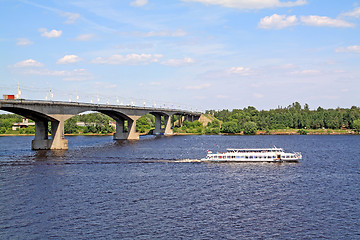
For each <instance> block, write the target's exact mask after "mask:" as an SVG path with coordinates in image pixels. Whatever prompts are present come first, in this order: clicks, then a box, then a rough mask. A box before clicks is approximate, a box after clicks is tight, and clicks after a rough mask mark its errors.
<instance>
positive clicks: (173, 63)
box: [161, 58, 195, 67]
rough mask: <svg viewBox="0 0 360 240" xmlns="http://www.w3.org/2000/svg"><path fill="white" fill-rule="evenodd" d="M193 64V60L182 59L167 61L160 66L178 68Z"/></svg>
mask: <svg viewBox="0 0 360 240" xmlns="http://www.w3.org/2000/svg"><path fill="white" fill-rule="evenodd" d="M194 62H195V60H194V59H192V58H182V59H169V60H167V61H164V62H162V63H161V64H163V65H166V66H173V67H178V66H184V65H188V64H191V63H194Z"/></svg>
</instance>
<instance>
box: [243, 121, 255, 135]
mask: <svg viewBox="0 0 360 240" xmlns="http://www.w3.org/2000/svg"><path fill="white" fill-rule="evenodd" d="M256 132H257V125H256V123H255V122H247V123H245V125H244V134H245V135H255V134H256Z"/></svg>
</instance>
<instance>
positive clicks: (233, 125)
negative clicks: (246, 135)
mask: <svg viewBox="0 0 360 240" xmlns="http://www.w3.org/2000/svg"><path fill="white" fill-rule="evenodd" d="M221 132H222V133H239V132H240V131H239V128H238V124H237V122H235V121H231V122H225V123H223V124H222V125H221Z"/></svg>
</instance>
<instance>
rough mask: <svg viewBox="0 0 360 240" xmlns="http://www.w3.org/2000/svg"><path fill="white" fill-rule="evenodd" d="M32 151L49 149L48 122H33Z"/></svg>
mask: <svg viewBox="0 0 360 240" xmlns="http://www.w3.org/2000/svg"><path fill="white" fill-rule="evenodd" d="M31 144H32V149H33V150H41V149H49V139H48V121H37V122H35V139H34V140H32V143H31Z"/></svg>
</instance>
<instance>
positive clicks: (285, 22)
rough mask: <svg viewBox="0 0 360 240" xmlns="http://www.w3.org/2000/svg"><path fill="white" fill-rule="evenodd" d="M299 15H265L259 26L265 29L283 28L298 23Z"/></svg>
mask: <svg viewBox="0 0 360 240" xmlns="http://www.w3.org/2000/svg"><path fill="white" fill-rule="evenodd" d="M297 23H298V22H297V17H296V16H295V15H293V16H286V15H278V14H273V15H272V16H270V17H268V16H267V17H264V18H262V19H261V20H260V23H259V25H258V27H259V28H264V29H282V28H286V27H290V26H294V25H296V24H297Z"/></svg>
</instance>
